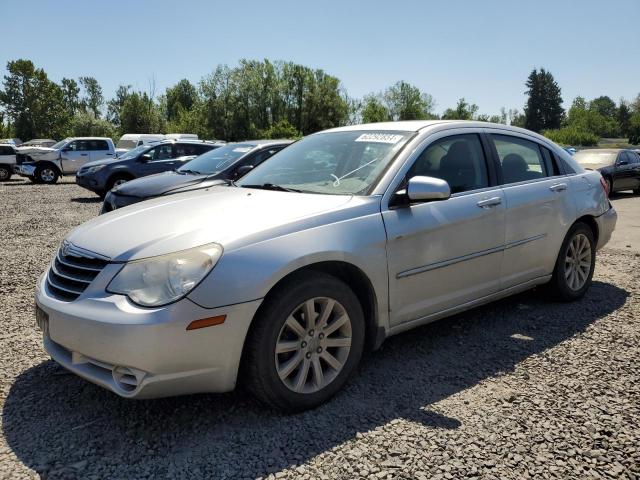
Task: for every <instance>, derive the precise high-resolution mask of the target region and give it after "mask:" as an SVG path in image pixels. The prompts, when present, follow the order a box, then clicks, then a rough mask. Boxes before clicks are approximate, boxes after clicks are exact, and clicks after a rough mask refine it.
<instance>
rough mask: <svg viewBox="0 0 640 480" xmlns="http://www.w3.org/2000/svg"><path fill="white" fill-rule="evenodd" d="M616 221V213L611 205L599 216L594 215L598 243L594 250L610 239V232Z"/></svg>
mask: <svg viewBox="0 0 640 480" xmlns="http://www.w3.org/2000/svg"><path fill="white" fill-rule="evenodd" d="M617 221H618V213H617V212H616V209H615V208H613V206H612V207H611V208H609V210H607V211H606V212H604V213H603V214H602V215H600V216H599V217H596V223H597V224H598V245H597V246H596V250H599V249H601V248H602V247H604V246H605V245H606V244H607V242H608V241H609V240H611V234H612V233H613V230H614V229H615V228H616V222H617Z"/></svg>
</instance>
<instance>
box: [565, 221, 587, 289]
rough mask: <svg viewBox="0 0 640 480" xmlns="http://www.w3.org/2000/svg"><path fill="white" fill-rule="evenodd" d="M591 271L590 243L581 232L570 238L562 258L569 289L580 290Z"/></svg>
mask: <svg viewBox="0 0 640 480" xmlns="http://www.w3.org/2000/svg"><path fill="white" fill-rule="evenodd" d="M590 272H591V244H590V243H589V239H588V238H587V236H586V235H584V234H583V233H578V234H577V235H576V236H575V237H573V238H572V239H571V243H569V247H568V248H567V254H566V256H565V259H564V276H565V280H566V282H567V285H568V287H569V288H570V289H571V290H574V291H577V290H580V289H581V288H582V287H583V286H584V284H585V283H586V282H587V279H588V278H589V273H590Z"/></svg>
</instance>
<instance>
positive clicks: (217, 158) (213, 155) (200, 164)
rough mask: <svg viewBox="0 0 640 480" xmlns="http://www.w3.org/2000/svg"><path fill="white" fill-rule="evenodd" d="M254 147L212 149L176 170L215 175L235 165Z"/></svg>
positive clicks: (235, 144)
mask: <svg viewBox="0 0 640 480" xmlns="http://www.w3.org/2000/svg"><path fill="white" fill-rule="evenodd" d="M254 148H255V145H251V144H244V143H234V144H231V145H225V146H224V147H220V148H214V149H213V150H209V151H208V152H207V153H204V154H202V155H200V156H199V157H196V158H194V159H193V160H191V161H190V162H188V163H185V164H184V165H183V166H182V167H180V168H179V169H178V171H179V172H187V173H189V172H192V173H202V174H206V175H215V174H217V173H220V172H222V171H223V170H224V169H226V168H228V167H229V166H231V165H233V164H234V163H236V161H237V160H239V159H240V158H241V157H244V156H245V155H246V154H247V153H248V152H250V151H251V150H253V149H254Z"/></svg>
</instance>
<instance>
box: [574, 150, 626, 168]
mask: <svg viewBox="0 0 640 480" xmlns="http://www.w3.org/2000/svg"><path fill="white" fill-rule="evenodd" d="M617 155H618V154H617V153H616V152H590V151H588V150H582V151H580V152H577V153H576V154H574V155H573V159H574V160H575V161H576V162H578V163H579V164H580V165H589V164H591V165H613V163H614V162H615V161H616V156H617Z"/></svg>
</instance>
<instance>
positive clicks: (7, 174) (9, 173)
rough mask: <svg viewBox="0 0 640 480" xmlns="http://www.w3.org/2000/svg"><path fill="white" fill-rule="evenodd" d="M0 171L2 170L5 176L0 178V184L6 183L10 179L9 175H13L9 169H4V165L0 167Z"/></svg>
mask: <svg viewBox="0 0 640 480" xmlns="http://www.w3.org/2000/svg"><path fill="white" fill-rule="evenodd" d="M0 170H4V171H5V172H7V173H6V176H5V177H4V178H0V182H6V181H7V180H10V179H11V174H12V173H13V172H12V171H11V169H10V168H9V167H6V166H4V165H0Z"/></svg>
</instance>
